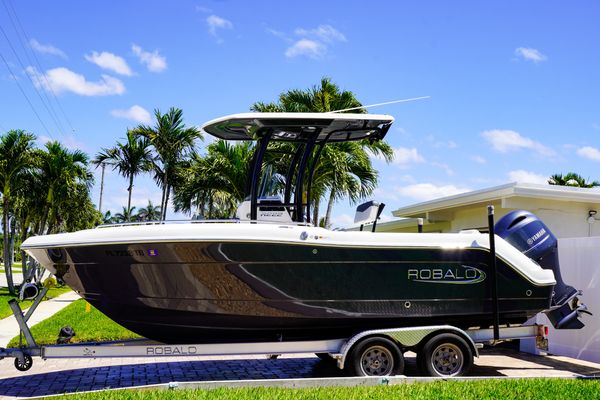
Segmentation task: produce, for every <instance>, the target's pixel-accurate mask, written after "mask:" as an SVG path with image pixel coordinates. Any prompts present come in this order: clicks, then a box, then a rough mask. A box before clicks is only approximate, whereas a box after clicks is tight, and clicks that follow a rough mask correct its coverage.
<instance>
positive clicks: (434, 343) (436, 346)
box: [417, 333, 473, 377]
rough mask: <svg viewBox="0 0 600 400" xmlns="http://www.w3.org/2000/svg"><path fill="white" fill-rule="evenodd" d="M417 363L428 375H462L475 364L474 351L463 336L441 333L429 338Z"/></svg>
mask: <svg viewBox="0 0 600 400" xmlns="http://www.w3.org/2000/svg"><path fill="white" fill-rule="evenodd" d="M417 365H418V366H419V369H420V370H421V372H423V373H425V374H426V375H428V376H434V377H452V376H462V375H464V374H466V373H467V372H468V371H469V369H471V367H472V366H473V352H472V351H471V347H470V346H469V345H468V344H467V342H466V341H465V340H464V339H463V338H462V337H460V336H458V335H455V334H453V333H441V334H438V335H435V336H433V337H432V338H431V339H429V340H428V341H427V342H426V343H425V345H424V346H423V347H422V348H421V350H420V351H419V352H418V353H417Z"/></svg>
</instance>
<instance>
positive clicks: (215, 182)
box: [175, 140, 253, 218]
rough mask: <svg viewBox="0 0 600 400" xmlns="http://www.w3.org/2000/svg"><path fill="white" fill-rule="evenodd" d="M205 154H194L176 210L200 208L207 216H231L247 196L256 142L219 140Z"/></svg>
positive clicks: (178, 197)
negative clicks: (249, 169) (202, 155)
mask: <svg viewBox="0 0 600 400" xmlns="http://www.w3.org/2000/svg"><path fill="white" fill-rule="evenodd" d="M206 150H207V154H206V156H204V157H201V156H199V155H195V156H194V157H192V159H191V162H190V167H189V169H188V170H187V171H186V172H187V173H186V174H185V176H184V177H183V179H182V182H181V185H180V186H179V187H178V190H177V191H176V192H175V210H176V211H183V212H186V213H191V212H192V211H194V210H195V211H196V212H197V213H198V215H201V216H203V217H205V218H230V217H232V216H233V213H234V212H235V208H236V206H237V204H239V203H240V202H241V201H243V200H244V197H245V195H246V180H247V177H248V168H249V166H250V164H251V160H252V156H253V144H252V143H251V142H241V143H236V144H232V143H230V142H226V141H224V140H217V141H216V142H214V143H212V144H210V145H209V146H208V147H207V149H206Z"/></svg>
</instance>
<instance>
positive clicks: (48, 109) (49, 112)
mask: <svg viewBox="0 0 600 400" xmlns="http://www.w3.org/2000/svg"><path fill="white" fill-rule="evenodd" d="M0 32H2V35H3V36H4V38H5V39H6V41H7V42H8V46H9V47H10V49H11V50H12V52H13V54H14V55H15V58H16V59H17V61H18V63H19V65H21V68H23V70H24V71H26V69H27V68H26V67H25V64H23V62H22V61H21V58H20V57H19V54H18V53H17V51H16V50H15V48H14V46H13V45H12V42H11V41H10V39H9V37H8V35H7V34H6V31H5V30H4V28H2V25H0ZM42 74H43V72H42ZM25 75H27V77H28V78H29V81H30V82H31V85H32V86H33V89H34V90H35V93H36V94H37V95H38V97H39V98H40V101H41V102H42V104H43V105H44V107H45V108H46V111H48V114H50V117H51V118H52V119H53V120H54V123H55V124H56V127H57V128H58V129H59V131H60V127H59V126H58V122H57V121H56V119H54V116H53V115H52V112H51V111H50V108H48V105H47V104H46V102H45V101H44V98H43V97H42V95H41V94H40V91H39V89H38V88H37V87H36V85H35V82H34V81H33V78H32V77H31V74H29V73H28V72H26V73H25Z"/></svg>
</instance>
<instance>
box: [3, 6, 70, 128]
mask: <svg viewBox="0 0 600 400" xmlns="http://www.w3.org/2000/svg"><path fill="white" fill-rule="evenodd" d="M2 3H3V4H4V8H5V9H6V14H7V15H8V18H9V20H10V23H11V25H12V27H13V29H14V30H15V33H16V34H17V39H19V43H20V44H21V47H22V48H23V52H24V53H25V57H27V60H28V61H29V64H30V65H33V61H32V59H31V57H30V56H29V51H28V47H27V46H26V45H25V43H24V42H23V39H22V38H21V34H20V32H19V29H17V24H16V23H15V19H16V14H15V19H13V17H12V15H11V12H10V10H9V9H8V6H7V5H6V1H5V0H2ZM13 13H14V8H13ZM21 29H22V27H21ZM42 72H43V71H42ZM42 76H43V77H44V79H45V78H46V75H45V74H43V73H42ZM46 86H47V87H50V85H48V83H46ZM42 93H43V94H44V98H45V99H46V102H47V104H48V106H50V109H49V110H48V107H46V109H47V110H48V112H49V113H50V116H51V117H52V119H53V120H54V123H55V124H56V125H57V128H58V129H59V131H60V132H64V128H63V126H62V123H61V122H60V118H58V114H57V113H56V110H55V109H54V107H53V106H52V102H51V101H50V97H48V93H47V91H45V90H42ZM44 105H45V104H44Z"/></svg>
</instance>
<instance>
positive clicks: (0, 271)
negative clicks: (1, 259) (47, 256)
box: [0, 262, 23, 274]
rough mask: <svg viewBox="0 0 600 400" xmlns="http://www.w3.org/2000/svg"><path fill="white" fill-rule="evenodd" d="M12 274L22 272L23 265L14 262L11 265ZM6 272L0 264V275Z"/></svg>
mask: <svg viewBox="0 0 600 400" xmlns="http://www.w3.org/2000/svg"><path fill="white" fill-rule="evenodd" d="M12 270H13V272H19V273H20V272H23V264H22V263H20V262H15V263H13V268H12ZM5 272H6V269H5V268H4V263H1V264H0V274H3V273H5Z"/></svg>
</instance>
